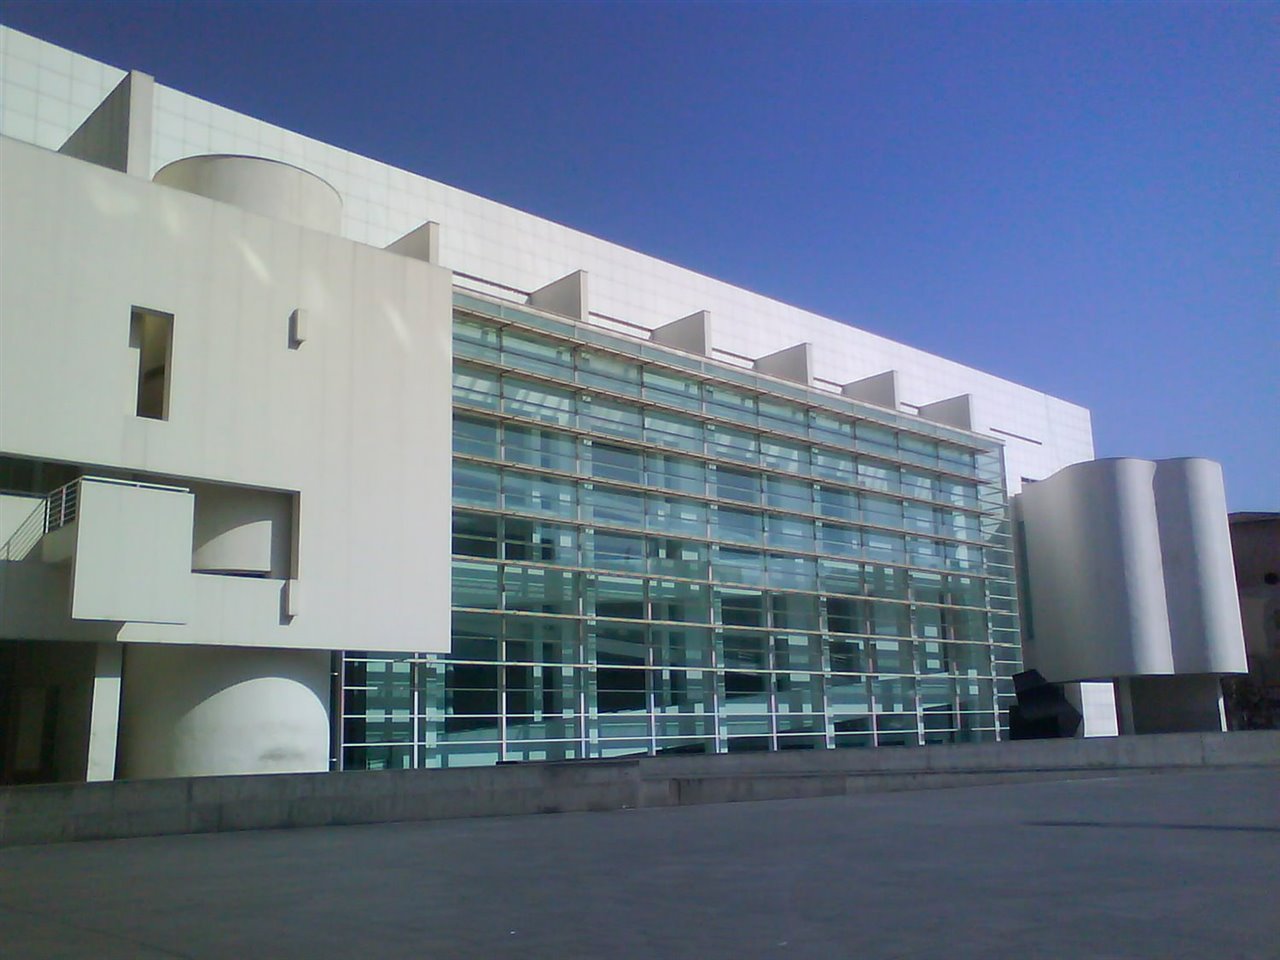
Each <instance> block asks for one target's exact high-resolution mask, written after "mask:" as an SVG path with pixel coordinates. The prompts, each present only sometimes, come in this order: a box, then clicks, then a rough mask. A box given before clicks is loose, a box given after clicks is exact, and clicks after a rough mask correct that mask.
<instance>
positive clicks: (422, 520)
mask: <svg viewBox="0 0 1280 960" xmlns="http://www.w3.org/2000/svg"><path fill="white" fill-rule="evenodd" d="M0 204H2V206H3V209H4V216H3V218H0V249H3V251H4V258H5V259H4V283H3V284H0V448H2V450H3V452H5V453H8V454H12V455H17V456H26V457H32V458H36V459H48V460H64V461H68V462H72V463H80V464H87V465H89V466H90V467H94V466H97V467H103V468H109V469H114V470H118V471H122V472H125V473H137V474H140V478H142V479H155V478H164V482H167V483H174V484H179V485H180V484H182V483H183V482H184V481H189V480H190V481H201V480H204V481H214V482H222V483H230V484H241V485H245V486H250V487H257V488H266V489H270V490H274V491H280V492H285V493H293V492H296V493H297V495H298V508H299V518H298V522H299V534H298V562H297V577H298V579H299V580H300V582H301V585H302V587H303V588H304V590H305V596H306V601H305V605H304V606H303V608H302V610H301V612H300V613H299V615H298V616H296V617H293V618H288V617H284V616H282V611H281V592H282V589H283V586H284V581H283V580H268V581H258V580H250V579H246V578H228V577H201V576H196V577H193V578H192V598H191V612H190V614H189V616H188V617H187V622H186V623H185V624H182V625H175V626H165V627H157V626H156V625H155V624H130V625H128V626H127V627H125V628H124V629H123V630H122V631H121V632H120V634H119V636H120V639H123V640H135V639H136V640H145V641H146V642H156V643H160V642H177V643H204V644H236V645H244V646H276V647H308V648H313V649H325V650H334V649H373V650H442V649H447V647H448V643H449V537H450V496H449V491H450V483H451V478H450V447H451V444H450V435H451V423H450V421H451V403H450V380H451V377H450V371H451V365H452V359H451V350H452V341H451V334H452V307H451V284H450V277H449V274H448V272H447V271H445V270H443V269H441V268H439V267H436V266H433V265H431V264H427V263H424V262H422V261H420V260H416V259H411V258H408V257H403V256H399V255H396V254H392V253H387V252H385V251H382V250H378V249H374V248H371V247H368V246H365V245H362V244H359V243H355V242H352V241H350V240H345V239H342V238H340V237H337V236H332V235H327V234H324V233H320V232H317V231H314V230H309V229H306V228H303V227H299V226H296V225H292V224H288V223H283V222H280V221H278V220H270V219H266V218H264V217H261V216H256V215H254V214H251V213H247V212H244V211H242V210H239V209H237V208H235V207H233V206H229V205H227V204H224V203H217V202H214V201H211V200H207V199H205V198H203V197H198V196H194V195H192V194H189V193H185V192H182V191H178V190H173V189H169V188H165V187H160V186H156V185H153V184H150V183H147V182H145V181H142V180H140V179H138V178H135V177H130V176H125V175H124V174H120V173H116V172H113V171H110V170H106V169H103V168H101V167H97V166H93V165H91V164H88V163H84V162H82V161H79V160H75V159H71V158H68V157H65V156H60V155H58V154H54V153H50V152H48V151H45V150H41V149H39V148H36V147H32V146H30V145H27V144H23V143H18V142H16V141H13V140H0ZM71 277H74V278H75V282H74V283H71V282H68V278H71ZM134 306H141V307H147V308H150V309H154V310H159V311H162V312H165V313H169V314H172V315H173V316H174V324H173V329H174V333H173V348H172V363H171V370H170V377H171V387H170V397H169V418H168V419H167V420H149V419H146V418H141V417H138V416H136V415H135V400H136V377H137V364H136V356H135V355H134V352H133V351H131V349H130V347H129V322H130V312H131V309H132V307H134ZM299 307H302V308H305V309H306V311H307V316H308V318H309V319H308V325H309V328H310V334H309V336H308V339H307V340H306V342H305V343H302V344H294V343H291V341H290V338H289V329H290V322H289V318H290V314H291V313H292V312H293V311H294V310H295V309H297V308H299ZM90 472H92V471H90ZM120 546H121V548H122V549H127V548H128V544H127V543H124V544H121V545H120ZM4 575H5V576H7V573H6V574H4ZM15 575H17V574H15ZM21 577H22V579H23V583H24V586H25V588H37V589H40V588H39V587H38V584H39V583H43V584H44V585H45V586H44V589H49V590H56V589H59V584H58V582H57V581H58V578H57V577H56V576H48V575H45V574H44V572H43V571H42V572H36V571H23V572H22V573H21ZM209 581H220V582H215V583H210V582H209ZM59 607H60V604H59V602H57V599H56V598H55V599H54V600H53V601H52V602H50V601H49V600H48V598H43V599H42V598H33V599H32V602H31V603H29V604H26V605H25V608H26V609H27V612H28V613H29V614H30V618H28V620H26V621H23V620H21V617H20V616H19V617H18V620H19V622H14V617H11V616H3V615H0V620H3V621H5V629H6V631H8V630H18V631H21V632H19V633H18V634H16V635H18V636H25V637H30V638H32V639H36V638H39V637H42V636H47V635H49V634H51V633H54V632H55V631H61V632H60V633H59V634H58V635H57V636H56V638H58V639H98V638H99V637H98V636H97V635H96V634H95V633H94V631H92V630H90V629H89V628H88V627H87V626H85V627H81V626H77V624H76V623H74V622H73V623H70V624H68V623H66V622H65V621H63V620H62V618H61V617H60V616H57V615H53V614H50V613H49V612H48V611H49V610H51V609H52V610H57V609H59ZM7 613H8V612H7V611H6V614H7ZM19 613H21V611H19ZM86 634H88V635H86ZM6 635H10V636H12V635H14V634H12V633H7V634H6Z"/></svg>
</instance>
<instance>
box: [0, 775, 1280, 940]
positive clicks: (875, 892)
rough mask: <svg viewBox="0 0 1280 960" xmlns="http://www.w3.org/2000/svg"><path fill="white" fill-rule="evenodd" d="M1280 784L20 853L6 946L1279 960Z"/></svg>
mask: <svg viewBox="0 0 1280 960" xmlns="http://www.w3.org/2000/svg"><path fill="white" fill-rule="evenodd" d="M1278 903H1280V770H1277V769H1275V768H1271V769H1245V770H1232V771H1221V770H1217V771H1201V772H1190V773H1170V774H1148V775H1128V776H1123V777H1117V778H1113V779H1087V780H1074V781H1071V780H1063V781H1053V782H1039V783H1024V784H1010V785H1000V786H984V787H965V788H956V789H942V790H927V791H919V792H913V793H888V794H874V795H862V796H842V797H829V798H821V799H805V800H773V801H763V802H757V803H738V804H720V805H708V806H691V807H676V808H657V809H644V810H623V811H618V812H612V813H571V814H552V815H545V816H524V817H498V818H490V819H473V820H449V821H435V822H419V823H399V824H380V825H371V826H348V827H323V828H316V829H306V830H293V831H251V832H242V833H222V834H202V835H187V836H169V837H150V838H141V839H130V840H110V841H97V842H86V843H72V844H56V845H49V846H30V847H15V848H10V849H3V850H0V956H3V957H5V958H6V960H27V958H33V960H34V958H53V957H91V958H101V960H115V958H129V960H152V958H173V957H189V958H200V960H206V958H281V960H283V958H293V957H301V958H307V960H318V958H326V957H343V958H352V957H355V958H362V957H368V958H370V960H393V958H402V957H403V958H415V960H417V958H431V960H435V958H463V957H466V958H472V957H474V958H486V960H487V958H507V957H511V958H516V957H519V958H522V960H540V958H602V960H613V958H628V957H636V958H641V957H643V958H698V960H707V958H735V960H736V958H757V957H759V958H810V957H813V958H817V957H822V958H846V957H848V958H916V957H921V958H923V957H946V958H952V960H959V958H969V957H973V958H978V957H981V958H984V960H1003V958H1027V960H1036V958H1051V957H1053V958H1056V957H1064V958H1065V957H1070V958H1073V960H1086V958H1087V960H1113V958H1177V957H1197V958H1198V957H1206V958H1214V960H1229V958H1258V960H1263V958H1269V960H1274V958H1276V957H1278V956H1280V910H1278V909H1277V904H1278Z"/></svg>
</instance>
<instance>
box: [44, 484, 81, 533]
mask: <svg viewBox="0 0 1280 960" xmlns="http://www.w3.org/2000/svg"><path fill="white" fill-rule="evenodd" d="M82 479H83V478H82V477H77V478H76V479H75V480H72V481H71V482H70V483H64V484H63V485H62V486H60V487H59V488H58V489H57V490H55V491H53V493H51V494H49V496H48V497H46V498H45V501H44V532H45V533H52V532H53V531H54V530H57V529H59V528H60V527H65V526H66V525H67V524H69V523H72V522H73V521H74V520H75V519H76V514H77V512H78V509H79V506H80V481H81V480H82Z"/></svg>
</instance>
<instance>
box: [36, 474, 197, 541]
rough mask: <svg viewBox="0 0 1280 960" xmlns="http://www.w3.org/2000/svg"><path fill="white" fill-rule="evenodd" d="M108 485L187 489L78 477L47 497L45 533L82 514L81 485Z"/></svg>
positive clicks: (151, 488)
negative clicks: (86, 482)
mask: <svg viewBox="0 0 1280 960" xmlns="http://www.w3.org/2000/svg"><path fill="white" fill-rule="evenodd" d="M85 481H88V482H90V483H108V484H112V485H113V486H117V487H138V488H139V489H143V490H173V491H176V492H179V493H186V492H187V491H186V488H185V487H175V486H171V485H169V484H164V483H144V482H142V481H141V480H120V479H118V478H116V477H93V476H84V477H76V479H74V480H72V481H71V482H70V483H65V484H63V485H62V486H60V487H59V488H58V489H57V490H54V491H53V493H51V494H49V495H48V496H47V497H45V513H44V532H45V533H52V532H53V531H54V530H57V529H59V528H60V527H65V526H67V525H68V524H70V523H73V522H74V521H75V520H76V518H77V517H78V516H79V514H80V484H81V483H84V482H85Z"/></svg>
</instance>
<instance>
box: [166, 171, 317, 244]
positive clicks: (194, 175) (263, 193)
mask: <svg viewBox="0 0 1280 960" xmlns="http://www.w3.org/2000/svg"><path fill="white" fill-rule="evenodd" d="M153 179H154V180H155V182H156V183H158V184H161V185H162V186H166V187H174V188H175V189H178V190H185V191H186V192H188V193H195V194H199V195H200V196H202V197H208V198H209V199H210V200H219V201H221V202H223V203H230V204H233V205H234V206H237V207H240V208H241V209H242V210H248V211H249V212H250V213H258V214H261V215H262V216H264V217H271V218H273V219H275V220H283V221H285V222H287V223H295V224H297V225H299V226H302V227H310V228H311V229H312V230H321V231H323V232H324V233H332V234H338V233H341V230H342V197H341V195H339V193H338V191H337V190H335V189H334V188H333V187H332V186H330V185H329V183H328V182H327V181H325V180H322V179H321V178H320V177H317V176H316V175H315V174H314V173H310V172H308V171H306V170H303V169H302V168H301V167H295V166H293V165H291V164H288V163H281V162H279V161H277V160H266V159H263V158H262V157H241V156H231V155H226V154H210V155H208V156H200V157H184V158H183V159H182V160H175V161H174V162H173V163H170V164H168V165H166V166H164V167H162V168H161V169H160V170H159V172H157V173H156V175H155V177H154V178H153Z"/></svg>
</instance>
